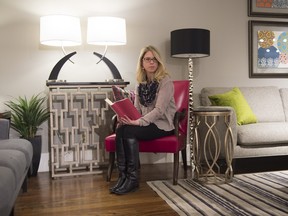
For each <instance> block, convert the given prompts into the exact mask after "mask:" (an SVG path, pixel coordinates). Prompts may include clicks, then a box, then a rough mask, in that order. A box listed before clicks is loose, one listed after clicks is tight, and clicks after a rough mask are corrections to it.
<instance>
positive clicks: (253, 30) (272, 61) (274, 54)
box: [248, 20, 288, 78]
mask: <svg viewBox="0 0 288 216" xmlns="http://www.w3.org/2000/svg"><path fill="white" fill-rule="evenodd" d="M248 36H249V40H248V46H249V55H248V56H249V77H250V78H288V22H273V21H271V22H270V21H253V20H250V21H249V23H248Z"/></svg>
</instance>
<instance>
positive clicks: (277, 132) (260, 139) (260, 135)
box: [237, 122, 288, 147]
mask: <svg viewBox="0 0 288 216" xmlns="http://www.w3.org/2000/svg"><path fill="white" fill-rule="evenodd" d="M237 130H238V132H237V143H238V145H243V146H247V147H249V146H250V147H252V146H259V145H279V144H287V143H288V133H287V131H288V124H287V123H286V122H263V123H256V124H247V125H241V126H238V127H237Z"/></svg>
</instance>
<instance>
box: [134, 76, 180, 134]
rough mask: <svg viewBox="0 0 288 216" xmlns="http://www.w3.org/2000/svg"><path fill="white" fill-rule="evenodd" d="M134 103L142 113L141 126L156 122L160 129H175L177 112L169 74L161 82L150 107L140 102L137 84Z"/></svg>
mask: <svg viewBox="0 0 288 216" xmlns="http://www.w3.org/2000/svg"><path fill="white" fill-rule="evenodd" d="M134 105H135V107H136V108H137V110H138V111H139V112H140V113H141V114H142V117H141V118H140V126H147V125H149V124H150V123H154V124H155V125H156V126H157V127H158V128H159V129H162V130H165V131H171V130H173V129H174V124H173V119H174V115H175V112H176V106H175V100H174V85H173V82H172V80H171V79H170V78H169V77H168V76H166V77H165V78H163V79H162V80H161V81H160V82H159V86H158V89H157V93H156V98H155V100H154V101H153V102H152V103H151V104H150V105H149V106H148V107H145V106H143V105H141V104H140V102H139V94H138V86H137V87H136V97H135V102H134Z"/></svg>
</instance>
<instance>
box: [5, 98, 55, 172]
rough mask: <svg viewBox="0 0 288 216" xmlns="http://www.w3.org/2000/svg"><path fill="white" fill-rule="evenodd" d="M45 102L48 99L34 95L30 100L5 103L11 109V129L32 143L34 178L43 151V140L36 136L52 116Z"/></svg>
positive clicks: (23, 99)
mask: <svg viewBox="0 0 288 216" xmlns="http://www.w3.org/2000/svg"><path fill="white" fill-rule="evenodd" d="M45 102H46V97H42V96H40V94H38V95H33V96H32V97H31V98H30V99H27V98H26V97H18V98H16V99H15V100H10V101H8V102H6V103H5V104H6V106H8V107H9V108H10V109H11V128H13V129H14V130H15V131H17V132H18V133H19V134H20V137H21V138H24V139H27V140H29V141H30V142H31V143H32V146H33V159H32V174H31V175H32V176H36V175H37V172H38V168H39V163H40V158H41V150H42V138H41V136H38V135H37V136H36V133H37V131H38V129H39V126H40V125H41V124H42V123H44V122H45V121H47V120H48V119H49V116H50V112H49V110H48V108H46V107H45V106H44V103H45Z"/></svg>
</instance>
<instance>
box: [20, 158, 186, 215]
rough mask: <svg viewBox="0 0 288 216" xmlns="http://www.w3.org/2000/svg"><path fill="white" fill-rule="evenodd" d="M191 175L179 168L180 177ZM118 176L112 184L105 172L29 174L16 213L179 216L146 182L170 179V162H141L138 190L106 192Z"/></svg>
mask: <svg viewBox="0 0 288 216" xmlns="http://www.w3.org/2000/svg"><path fill="white" fill-rule="evenodd" d="M185 177H188V178H189V177H191V171H188V172H187V173H186V175H185V174H184V171H183V168H182V167H179V178H185ZM116 179H117V174H116V172H114V173H113V176H112V181H111V183H109V182H106V173H105V171H103V174H98V175H87V176H78V177H65V178H58V179H54V180H52V179H51V178H50V175H49V173H48V172H45V173H43V172H40V173H38V176H37V177H30V178H29V181H28V192H27V193H23V194H21V195H19V197H18V198H17V201H16V205H15V211H14V214H15V216H32V215H33V216H34V215H35V216H36V215H37V216H40V215H41V216H43V215H49V216H52V215H57V216H58V215H63V216H66V215H67V216H70V215H77V216H78V215H81V216H86V215H93V216H94V215H101V216H102V215H104V216H105V215H157V216H158V215H171V216H172V215H178V214H176V213H175V212H174V211H173V210H172V209H171V208H170V207H169V206H168V205H167V204H166V202H165V201H163V200H162V199H161V198H160V197H159V196H158V195H157V194H156V193H155V192H154V191H153V190H152V189H150V187H149V186H148V185H147V184H146V181H150V180H158V179H172V164H154V165H142V166H141V171H140V179H141V183H140V189H139V190H138V191H136V192H133V193H130V194H127V195H122V196H119V195H115V194H110V193H109V188H110V187H111V186H113V184H114V183H115V181H116Z"/></svg>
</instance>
